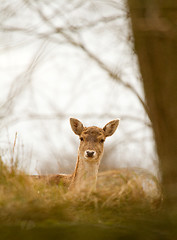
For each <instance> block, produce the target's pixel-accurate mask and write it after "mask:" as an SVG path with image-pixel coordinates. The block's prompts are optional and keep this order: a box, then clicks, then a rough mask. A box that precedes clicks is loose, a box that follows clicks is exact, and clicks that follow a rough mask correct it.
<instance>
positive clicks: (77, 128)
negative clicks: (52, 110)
mask: <svg viewBox="0 0 177 240" xmlns="http://www.w3.org/2000/svg"><path fill="white" fill-rule="evenodd" d="M70 124H71V128H72V130H73V132H74V133H75V134H76V135H79V138H80V146H79V152H78V154H79V157H80V158H81V159H83V160H85V161H87V162H99V161H100V160H101V158H102V155H103V150H104V141H105V139H106V137H108V136H111V135H112V134H113V133H114V132H115V130H116V129H117V126H118V124H119V120H113V121H111V122H109V123H107V124H106V125H105V127H104V128H99V127H95V126H94V127H84V126H83V124H82V123H81V122H80V121H79V120H77V119H74V118H71V119H70Z"/></svg>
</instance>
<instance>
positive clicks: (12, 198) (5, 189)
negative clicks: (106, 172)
mask: <svg viewBox="0 0 177 240" xmlns="http://www.w3.org/2000/svg"><path fill="white" fill-rule="evenodd" d="M107 195H108V196H107V198H106V197H105V196H104V197H103V196H102V194H101V193H99V192H97V193H90V194H88V193H87V191H82V192H68V191H67V190H66V188H64V186H62V185H49V184H46V182H45V181H44V180H43V179H38V180H35V179H32V178H30V177H28V176H26V175H25V174H24V173H23V172H20V171H18V170H17V168H16V167H7V166H6V165H5V164H4V163H3V162H2V161H1V160H0V236H1V238H0V239H3V240H4V239H49V238H50V239H51V238H58V239H60V238H61V239H86V240H87V239H92V240H93V239H97V240H98V239H118V238H119V239H177V230H176V223H177V205H176V206H166V207H160V208H158V209H156V208H154V207H152V206H151V205H149V204H148V203H147V202H144V201H143V202H142V201H139V200H140V199H141V196H140V197H138V198H137V199H135V198H134V199H132V198H131V196H132V195H131V193H130V192H129V191H128V192H126V194H124V195H122V196H121V198H120V199H119V201H115V198H110V196H109V193H107Z"/></svg>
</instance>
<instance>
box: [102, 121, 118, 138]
mask: <svg viewBox="0 0 177 240" xmlns="http://www.w3.org/2000/svg"><path fill="white" fill-rule="evenodd" d="M119 121H120V120H119V119H116V120H113V121H111V122H109V123H107V124H106V125H105V126H104V128H103V130H104V132H105V136H106V137H109V136H111V135H112V134H113V133H114V132H115V131H116V129H117V127H118V125H119Z"/></svg>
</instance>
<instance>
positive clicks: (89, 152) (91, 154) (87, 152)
mask: <svg viewBox="0 0 177 240" xmlns="http://www.w3.org/2000/svg"><path fill="white" fill-rule="evenodd" d="M94 153H95V152H94V151H86V154H87V157H93V154H94Z"/></svg>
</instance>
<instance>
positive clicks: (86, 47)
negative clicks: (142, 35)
mask: <svg viewBox="0 0 177 240" xmlns="http://www.w3.org/2000/svg"><path fill="white" fill-rule="evenodd" d="M0 39H1V40H0V151H1V152H0V155H1V156H2V159H3V160H4V161H5V162H7V163H10V161H11V158H12V157H13V158H18V161H19V166H20V168H21V169H23V170H24V171H25V172H26V173H28V174H50V173H71V172H72V171H73V170H74V166H75V163H76V159H77V148H78V145H79V139H78V137H77V136H76V135H74V133H73V132H72V130H71V128H70V124H69V118H70V117H74V118H78V119H79V120H80V121H82V122H83V124H84V125H85V126H91V125H95V126H99V127H104V125H105V124H106V123H107V122H109V121H111V120H113V119H116V118H120V119H121V120H120V125H119V127H118V130H117V131H116V132H115V134H114V135H113V136H112V137H110V138H108V139H107V140H106V143H105V153H104V157H103V161H102V163H101V170H106V169H113V168H118V167H129V166H133V167H134V166H136V167H143V168H146V169H148V170H149V171H151V172H153V173H154V174H155V175H158V161H157V157H156V153H155V151H154V140H153V136H152V135H153V134H152V128H151V123H150V121H149V118H148V114H147V107H146V104H145V98H144V93H143V87H142V81H141V75H140V72H139V67H138V60H137V57H136V54H135V50H134V43H133V36H132V30H131V21H130V16H129V13H128V8H127V5H126V3H125V1H107V0H104V1H87V0H85V1H80V0H75V1H72V2H71V1H69V0H68V1H64V2H63V1H59V0H53V1H49V0H38V1H33V0H32V1H26V0H15V1H2V2H1V5H0ZM9 149H11V151H10V152H9Z"/></svg>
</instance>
